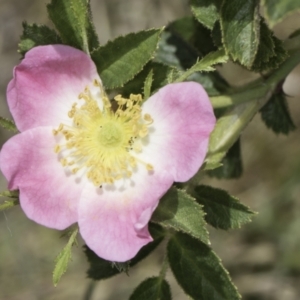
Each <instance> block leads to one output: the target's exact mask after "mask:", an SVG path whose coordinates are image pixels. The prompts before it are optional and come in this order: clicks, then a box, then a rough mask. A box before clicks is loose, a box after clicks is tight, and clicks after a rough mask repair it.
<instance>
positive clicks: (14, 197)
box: [0, 190, 20, 211]
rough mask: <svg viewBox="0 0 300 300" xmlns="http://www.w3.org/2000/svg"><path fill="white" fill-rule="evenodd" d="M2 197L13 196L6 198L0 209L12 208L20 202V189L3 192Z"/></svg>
mask: <svg viewBox="0 0 300 300" xmlns="http://www.w3.org/2000/svg"><path fill="white" fill-rule="evenodd" d="M0 197H5V198H11V199H10V200H6V201H4V202H3V203H1V204H0V211H3V210H6V209H9V208H12V207H14V206H16V205H19V204H20V201H19V191H18V190H14V191H4V192H1V193H0Z"/></svg>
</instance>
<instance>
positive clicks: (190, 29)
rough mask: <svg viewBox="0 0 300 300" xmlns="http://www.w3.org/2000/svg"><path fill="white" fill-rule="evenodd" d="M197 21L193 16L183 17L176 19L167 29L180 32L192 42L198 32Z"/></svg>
mask: <svg viewBox="0 0 300 300" xmlns="http://www.w3.org/2000/svg"><path fill="white" fill-rule="evenodd" d="M196 24H197V22H196V21H195V19H194V18H193V17H190V16H188V17H183V18H181V19H178V20H175V21H173V22H172V23H170V24H169V25H168V26H167V30H169V31H171V32H173V33H176V34H178V35H179V36H180V37H181V38H183V39H184V40H185V41H186V42H191V41H192V40H193V39H194V35H195V33H196Z"/></svg>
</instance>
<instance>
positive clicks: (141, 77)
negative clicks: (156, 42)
mask: <svg viewBox="0 0 300 300" xmlns="http://www.w3.org/2000/svg"><path fill="white" fill-rule="evenodd" d="M151 70H152V72H153V82H152V85H151V90H152V92H153V91H155V90H157V89H159V88H161V87H162V86H164V85H166V84H167V83H168V77H169V75H170V73H171V72H172V70H173V68H171V67H169V66H165V65H163V64H160V63H154V62H152V61H150V62H149V63H147V65H146V66H145V68H144V69H143V70H142V71H141V72H140V73H138V74H137V75H136V76H135V77H134V78H133V79H132V80H130V81H129V82H127V83H126V84H125V85H124V87H123V89H122V95H123V96H124V97H128V96H129V95H130V94H142V93H143V88H144V86H145V81H146V78H147V76H148V75H149V73H150V72H151Z"/></svg>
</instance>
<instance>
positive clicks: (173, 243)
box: [168, 232, 241, 300]
mask: <svg viewBox="0 0 300 300" xmlns="http://www.w3.org/2000/svg"><path fill="white" fill-rule="evenodd" d="M168 258H169V262H170V267H171V269H172V271H173V274H174V276H175V278H176V280H177V282H178V283H179V285H180V286H181V287H182V288H183V290H184V291H185V292H186V294H188V295H189V296H191V297H192V298H193V299H197V300H208V299H209V300H229V299H230V300H238V299H241V296H240V295H239V293H238V292H237V289H236V287H235V286H234V285H233V283H232V281H231V279H230V277H229V275H228V272H227V270H226V269H224V267H223V266H222V264H221V260H220V258H219V257H218V256H217V255H216V254H215V253H214V252H213V251H212V250H211V249H210V247H208V246H207V245H205V244H203V243H201V242H200V241H198V240H196V239H193V238H192V237H190V236H188V235H186V234H183V233H179V232H178V233H176V234H175V235H173V236H172V238H171V239H170V242H169V244H168Z"/></svg>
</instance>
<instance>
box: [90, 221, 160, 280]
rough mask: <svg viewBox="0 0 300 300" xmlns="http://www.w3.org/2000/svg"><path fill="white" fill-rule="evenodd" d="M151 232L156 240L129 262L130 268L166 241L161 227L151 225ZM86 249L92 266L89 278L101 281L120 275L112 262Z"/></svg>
mask: <svg viewBox="0 0 300 300" xmlns="http://www.w3.org/2000/svg"><path fill="white" fill-rule="evenodd" d="M149 231H150V233H151V236H152V237H153V239H154V240H153V241H152V242H151V243H149V244H147V245H146V246H144V247H143V248H142V249H141V250H140V251H139V252H138V254H137V255H136V256H135V257H134V258H133V259H132V260H131V261H130V262H128V263H129V267H133V266H134V265H136V264H137V263H139V262H140V261H141V260H143V259H144V258H145V257H147V256H148V255H149V254H150V253H151V252H152V251H153V250H154V249H155V248H156V247H157V246H158V245H159V244H160V243H161V242H162V240H163V239H164V236H165V232H164V230H163V229H162V228H161V227H160V226H158V225H156V224H151V223H150V224H149ZM84 248H85V250H84V251H85V254H86V256H87V259H88V261H89V264H90V267H89V269H88V271H87V274H88V277H89V278H92V279H94V280H101V279H107V278H110V277H112V276H115V275H118V274H119V273H120V270H119V269H118V268H116V267H115V265H114V264H112V262H110V261H107V260H105V259H102V258H100V257H99V256H97V255H96V254H95V253H94V252H93V251H92V250H91V249H89V248H88V247H87V246H84Z"/></svg>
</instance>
